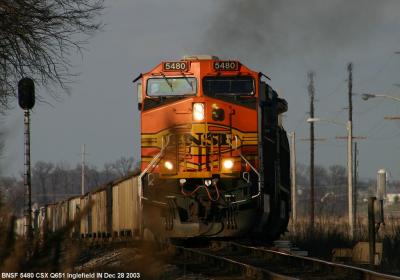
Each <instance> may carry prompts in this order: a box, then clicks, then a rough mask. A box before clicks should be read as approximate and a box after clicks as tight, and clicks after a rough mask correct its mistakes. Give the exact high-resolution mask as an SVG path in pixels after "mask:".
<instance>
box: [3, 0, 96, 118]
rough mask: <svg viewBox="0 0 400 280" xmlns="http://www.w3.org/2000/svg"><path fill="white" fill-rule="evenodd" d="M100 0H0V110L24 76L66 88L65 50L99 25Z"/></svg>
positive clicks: (67, 61)
mask: <svg viewBox="0 0 400 280" xmlns="http://www.w3.org/2000/svg"><path fill="white" fill-rule="evenodd" d="M103 1H104V0H0V112H1V111H4V109H7V108H8V107H9V104H10V98H11V97H12V96H14V95H15V86H16V84H17V81H18V80H19V79H20V78H21V77H23V76H30V77H32V78H33V79H34V80H35V82H36V83H37V84H40V85H43V86H46V87H49V86H51V85H55V84H58V85H60V86H61V87H62V88H64V89H65V90H67V91H68V86H67V84H68V82H70V80H71V77H73V74H71V72H70V71H69V69H70V66H71V63H70V58H69V57H70V53H71V52H72V51H73V50H77V51H78V52H81V50H82V47H83V46H84V44H85V43H86V42H87V39H88V38H89V36H91V35H93V34H94V33H95V32H96V31H98V30H99V29H100V28H101V23H100V22H98V21H97V16H98V15H99V14H100V13H101V11H102V9H103V7H104V6H103Z"/></svg>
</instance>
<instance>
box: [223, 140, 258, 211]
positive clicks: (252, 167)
mask: <svg viewBox="0 0 400 280" xmlns="http://www.w3.org/2000/svg"><path fill="white" fill-rule="evenodd" d="M235 143H236V145H235V148H234V147H233V145H232V143H230V142H228V144H229V145H230V146H231V148H232V149H235V150H238V145H237V143H238V137H237V135H235ZM238 153H239V156H240V157H241V158H242V159H243V160H244V161H245V162H246V164H248V165H249V166H250V168H251V169H252V170H253V171H254V173H256V175H257V177H258V193H257V194H255V195H253V196H251V199H254V198H256V197H259V196H260V195H261V174H260V172H258V170H257V169H256V168H255V167H254V166H253V165H252V164H251V163H250V162H249V161H248V160H247V158H246V157H245V156H244V155H243V154H242V152H241V151H239V150H238ZM248 200H249V199H242V200H237V201H234V202H231V204H237V203H241V202H246V201H248Z"/></svg>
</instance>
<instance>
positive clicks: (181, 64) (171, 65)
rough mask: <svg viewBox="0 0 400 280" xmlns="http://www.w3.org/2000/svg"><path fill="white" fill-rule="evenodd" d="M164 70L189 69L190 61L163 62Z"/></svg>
mask: <svg viewBox="0 0 400 280" xmlns="http://www.w3.org/2000/svg"><path fill="white" fill-rule="evenodd" d="M163 71H181V72H182V71H188V63H187V62H186V61H168V62H163Z"/></svg>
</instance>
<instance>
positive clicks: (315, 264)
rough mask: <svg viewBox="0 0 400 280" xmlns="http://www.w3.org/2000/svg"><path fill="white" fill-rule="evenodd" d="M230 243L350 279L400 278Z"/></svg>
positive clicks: (274, 258)
mask: <svg viewBox="0 0 400 280" xmlns="http://www.w3.org/2000/svg"><path fill="white" fill-rule="evenodd" d="M228 244H229V245H231V246H236V247H237V248H241V249H245V250H248V251H249V252H250V251H253V252H255V253H258V254H261V255H262V256H263V257H264V258H266V259H268V260H273V261H275V262H279V264H284V265H285V264H286V265H291V266H293V265H299V266H300V267H307V266H308V267H310V268H312V269H313V270H315V269H321V270H326V271H328V272H329V271H330V272H333V273H338V274H344V275H346V277H351V278H348V279H368V280H400V277H398V276H394V275H389V274H384V273H379V272H376V271H373V270H368V269H365V268H361V267H356V266H351V265H347V264H340V263H334V262H329V261H325V260H321V259H316V258H312V257H304V256H299V255H294V254H290V253H286V252H282V251H276V250H271V249H266V248H260V247H254V246H248V245H244V244H240V243H237V242H228ZM305 273H306V272H305ZM300 278H301V277H300ZM346 279H347V278H346Z"/></svg>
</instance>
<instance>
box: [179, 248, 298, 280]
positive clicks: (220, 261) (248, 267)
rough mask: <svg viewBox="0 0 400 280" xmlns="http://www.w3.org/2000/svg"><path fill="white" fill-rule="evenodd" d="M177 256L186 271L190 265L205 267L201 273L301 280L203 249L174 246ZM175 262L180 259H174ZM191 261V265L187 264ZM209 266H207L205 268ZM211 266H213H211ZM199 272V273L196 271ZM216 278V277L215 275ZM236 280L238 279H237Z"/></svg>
mask: <svg viewBox="0 0 400 280" xmlns="http://www.w3.org/2000/svg"><path fill="white" fill-rule="evenodd" d="M173 248H174V249H175V253H176V255H177V256H180V257H183V262H184V263H183V264H182V263H181V265H183V266H184V267H185V269H186V268H187V266H188V265H199V266H202V265H203V267H204V269H203V270H202V271H200V273H202V274H215V273H213V272H212V269H213V268H214V269H217V270H218V273H217V274H220V273H226V275H225V276H228V275H229V276H234V277H237V276H239V275H238V274H240V276H241V277H245V278H246V279H271V280H298V279H300V278H296V277H292V276H287V275H284V274H279V273H276V272H272V271H270V270H267V269H265V268H262V267H257V266H254V265H252V264H249V263H245V262H241V261H238V260H235V259H234V258H231V257H229V256H220V255H217V254H213V253H211V252H205V251H203V250H201V249H195V248H187V247H183V246H173ZM174 261H175V262H176V261H179V259H176V258H174ZM187 261H190V263H187ZM205 264H207V265H206V266H204V265H205ZM210 264H211V265H210ZM196 272H198V271H196ZM213 276H214V275H213ZM235 279H236V278H235Z"/></svg>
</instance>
